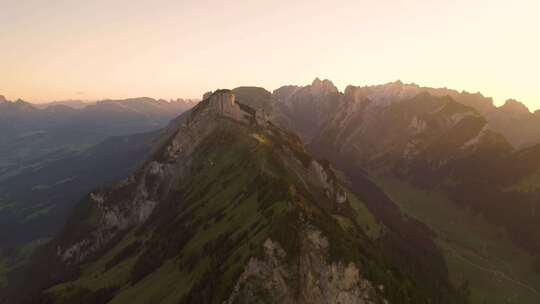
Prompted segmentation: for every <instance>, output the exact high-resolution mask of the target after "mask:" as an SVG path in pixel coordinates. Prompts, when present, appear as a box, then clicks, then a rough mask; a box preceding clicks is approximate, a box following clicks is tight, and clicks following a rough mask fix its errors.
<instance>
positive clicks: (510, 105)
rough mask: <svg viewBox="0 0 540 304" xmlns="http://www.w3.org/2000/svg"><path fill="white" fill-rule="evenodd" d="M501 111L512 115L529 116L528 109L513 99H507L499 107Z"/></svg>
mask: <svg viewBox="0 0 540 304" xmlns="http://www.w3.org/2000/svg"><path fill="white" fill-rule="evenodd" d="M501 109H502V110H505V111H508V112H511V113H514V114H530V113H531V111H529V108H527V106H526V105H524V104H523V103H522V102H519V101H517V100H515V99H508V100H507V101H506V102H505V103H504V105H503V106H502V107H501Z"/></svg>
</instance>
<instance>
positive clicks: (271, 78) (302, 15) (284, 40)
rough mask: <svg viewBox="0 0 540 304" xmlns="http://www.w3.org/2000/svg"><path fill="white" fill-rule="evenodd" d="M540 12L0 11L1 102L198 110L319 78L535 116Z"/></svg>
mask: <svg viewBox="0 0 540 304" xmlns="http://www.w3.org/2000/svg"><path fill="white" fill-rule="evenodd" d="M539 16H540V1H538V0H513V1H499V0H490V1H488V0H469V1H465V0H455V1H448V0H446V1H434V0H431V1H427V0H408V1H389V0H383V1H380V0H379V1H373V0H371V1H364V0H350V1H339V0H337V1H315V0H312V1H301V0H298V1H295V0H288V1H282V0H273V1H267V0H261V1H257V0H251V1H248V0H229V1H204V0H199V1H187V0H184V1H182V0H175V1H173V0H161V1H160V0H153V1H150V0H139V1H137V0H94V1H91V0H88V1H69V0H64V1H61V0H0V45H1V47H0V94H2V95H5V96H6V97H7V98H8V99H16V98H23V99H25V100H29V101H33V102H43V101H50V100H62V99H86V100H95V99H103V98H124V97H133V96H151V97H156V98H167V99H168V98H176V97H200V96H201V95H202V93H203V92H206V91H208V90H212V89H216V88H232V87H236V86H240V85H258V86H263V87H265V88H267V89H269V90H272V89H275V88H277V87H279V86H281V85H284V84H307V83H309V82H311V81H312V79H313V78H315V77H316V76H318V77H321V78H329V79H331V80H333V81H334V83H335V84H336V85H337V86H338V87H339V88H340V89H342V90H343V89H344V87H345V86H346V85H347V84H354V85H369V84H380V83H386V82H390V81H394V80H397V79H401V80H402V81H403V82H415V83H418V84H420V85H424V86H434V87H444V86H446V87H450V88H455V89H458V90H467V91H471V92H477V91H480V92H482V93H483V94H484V95H486V96H492V97H493V98H494V100H495V103H496V104H501V103H502V102H504V100H506V99H507V98H516V99H518V100H520V101H522V102H524V103H525V104H527V105H528V106H529V108H531V110H534V109H537V108H540V57H539V56H540V17H539Z"/></svg>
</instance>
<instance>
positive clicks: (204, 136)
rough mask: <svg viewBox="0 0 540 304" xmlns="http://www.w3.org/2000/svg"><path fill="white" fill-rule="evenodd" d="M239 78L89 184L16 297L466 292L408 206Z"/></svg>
mask: <svg viewBox="0 0 540 304" xmlns="http://www.w3.org/2000/svg"><path fill="white" fill-rule="evenodd" d="M243 90H244V93H245V94H244V95H242V93H238V94H239V96H242V98H243V99H238V101H237V100H236V98H235V95H234V93H233V92H231V91H228V90H219V91H216V92H214V93H213V94H212V95H210V96H208V98H207V99H205V100H204V101H202V102H201V103H200V104H199V105H197V106H196V107H195V108H194V109H193V110H191V111H189V112H187V113H185V114H184V115H181V116H180V117H179V118H177V119H176V120H175V121H174V122H173V123H171V124H170V125H169V126H168V127H167V128H166V129H165V130H164V131H163V132H162V133H161V136H160V138H159V139H158V143H157V144H156V145H155V146H154V149H153V152H152V156H151V157H150V158H148V159H147V161H146V162H145V164H144V165H143V166H142V167H141V168H140V169H139V170H137V171H136V172H135V173H134V174H133V175H131V176H130V177H128V178H126V179H124V180H121V181H119V182H117V183H115V184H114V185H113V186H112V187H109V188H106V189H103V190H99V191H93V192H91V193H90V194H89V195H88V196H87V197H86V198H85V200H83V201H82V202H81V203H80V204H79V206H78V207H77V209H76V211H75V213H74V214H73V215H72V217H71V218H70V220H69V222H68V224H67V226H66V227H65V228H64V229H63V230H62V232H61V233H60V234H59V235H58V236H57V237H56V238H55V239H54V240H52V241H51V242H50V243H49V244H48V245H46V246H45V247H43V248H42V249H40V250H39V251H38V252H37V253H36V254H35V255H34V257H33V260H32V264H31V265H30V267H28V268H27V269H26V270H25V271H26V272H22V273H23V275H22V276H20V277H17V272H14V273H13V274H12V276H13V277H12V279H11V280H10V284H13V285H12V286H10V287H11V288H14V286H15V288H14V289H12V290H15V292H14V293H12V294H10V297H8V298H7V300H8V301H12V302H13V301H15V302H16V301H17V300H24V301H25V303H43V302H46V303H73V302H74V301H76V302H79V303H105V302H109V303H124V302H130V303H262V302H264V303H386V302H387V301H388V302H390V303H435V302H436V303H460V302H462V301H464V298H463V297H464V296H463V294H462V293H460V292H458V291H457V290H455V289H454V288H453V287H452V286H451V285H450V284H449V282H448V279H447V273H446V268H445V264H444V261H443V260H442V257H441V256H440V253H439V252H437V250H436V247H435V245H434V244H433V242H432V240H431V235H430V233H429V230H427V229H426V228H425V227H422V226H421V225H420V224H418V223H416V222H415V221H414V220H412V219H409V220H408V221H405V220H404V218H403V217H402V216H399V218H400V219H401V220H403V222H401V221H395V222H392V221H390V220H386V221H387V222H389V223H390V222H392V224H391V225H385V224H383V223H382V222H381V221H380V220H379V219H378V218H376V217H375V216H374V214H373V213H372V212H371V211H370V208H369V207H368V203H367V200H370V201H372V202H371V204H372V205H377V203H376V202H375V201H376V200H378V201H383V200H386V199H388V198H387V197H385V196H384V195H383V194H382V193H381V192H380V190H377V188H376V186H375V185H373V184H362V183H360V182H358V183H356V184H355V185H356V189H355V190H356V191H358V193H355V192H353V191H352V190H350V188H349V186H350V185H349V182H347V181H346V180H345V179H343V178H342V177H340V174H338V173H337V172H336V171H334V170H333V169H332V168H331V166H330V164H329V163H328V162H327V161H322V160H316V159H314V158H312V157H311V156H310V155H309V154H308V153H306V152H305V150H304V148H303V145H302V143H301V141H300V139H299V137H297V136H296V135H294V134H293V133H291V132H289V131H285V130H283V129H281V128H279V127H277V126H276V125H275V124H274V123H273V122H271V121H270V120H269V117H270V116H269V115H267V113H265V111H262V110H257V109H256V108H254V107H252V106H250V104H251V105H253V103H254V102H259V103H260V102H261V100H260V99H258V98H255V99H252V98H250V96H255V95H256V96H267V94H265V92H264V91H262V90H261V89H256V88H250V89H246V88H244V89H243ZM237 91H238V90H237ZM248 93H249V94H248ZM253 93H255V95H253ZM358 178H359V179H361V178H362V177H361V176H359V177H358ZM366 182H367V181H366ZM362 191H365V193H362ZM388 214H391V212H388ZM405 222H407V223H408V224H404V223H405ZM407 227H408V228H409V229H410V231H409V230H405V229H404V230H403V231H400V230H401V228H407ZM412 235H415V237H414V238H412V237H411V239H409V238H408V237H409V236H412ZM413 252H415V254H411V253H413ZM19 273H20V272H19ZM23 298H24V299H23Z"/></svg>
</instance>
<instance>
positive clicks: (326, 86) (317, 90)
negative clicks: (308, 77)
mask: <svg viewBox="0 0 540 304" xmlns="http://www.w3.org/2000/svg"><path fill="white" fill-rule="evenodd" d="M311 92H312V93H314V94H328V93H337V92H338V88H337V87H336V86H335V85H334V84H333V83H332V81H330V80H328V79H324V80H320V79H319V78H318V77H317V78H315V79H314V80H313V82H312V83H311Z"/></svg>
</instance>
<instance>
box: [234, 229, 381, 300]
mask: <svg viewBox="0 0 540 304" xmlns="http://www.w3.org/2000/svg"><path fill="white" fill-rule="evenodd" d="M299 240H300V244H299V247H300V248H299V254H298V256H297V257H291V256H288V255H290V254H289V253H287V252H285V251H284V250H283V248H282V247H281V246H280V244H278V243H277V242H274V241H272V240H270V239H268V240H266V242H265V243H264V254H263V256H262V257H260V258H252V259H251V260H250V261H249V263H248V265H247V267H246V269H245V270H244V272H243V273H242V275H241V276H240V279H239V280H238V282H237V283H236V286H235V287H234V290H233V293H232V294H231V296H230V298H229V300H228V302H227V303H228V304H232V303H259V302H264V303H285V304H292V303H298V304H304V303H306V304H307V303H312V304H317V303H336V304H337V303H340V304H353V303H357V304H367V303H385V302H386V301H385V300H384V299H383V298H382V297H381V296H380V295H379V294H378V293H377V292H376V290H375V288H374V287H373V285H372V284H371V282H370V281H368V280H366V279H364V278H362V276H361V275H360V271H359V269H358V266H357V265H355V264H354V263H352V262H351V263H348V264H343V263H341V262H328V261H327V256H328V246H329V244H328V240H327V239H326V238H325V237H324V236H323V235H322V234H321V232H320V231H318V230H316V229H314V228H313V227H309V226H308V227H305V228H304V229H303V230H302V231H300V237H299ZM291 259H294V260H291Z"/></svg>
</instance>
